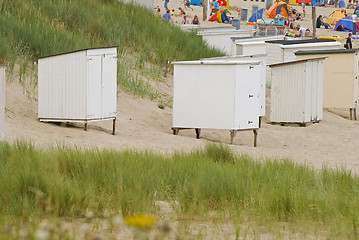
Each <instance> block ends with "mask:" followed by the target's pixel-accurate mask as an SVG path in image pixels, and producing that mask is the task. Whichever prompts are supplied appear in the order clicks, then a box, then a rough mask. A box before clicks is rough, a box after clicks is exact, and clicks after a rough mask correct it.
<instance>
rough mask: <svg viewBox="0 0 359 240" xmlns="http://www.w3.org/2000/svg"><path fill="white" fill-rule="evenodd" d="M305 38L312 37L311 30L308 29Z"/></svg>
mask: <svg viewBox="0 0 359 240" xmlns="http://www.w3.org/2000/svg"><path fill="white" fill-rule="evenodd" d="M304 36H305V37H311V35H310V30H309V29H308V28H307V29H306V30H305V33H304Z"/></svg>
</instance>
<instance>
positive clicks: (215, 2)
mask: <svg viewBox="0 0 359 240" xmlns="http://www.w3.org/2000/svg"><path fill="white" fill-rule="evenodd" d="M213 8H214V9H217V11H219V2H218V1H214V2H213Z"/></svg>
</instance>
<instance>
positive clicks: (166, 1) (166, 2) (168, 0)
mask: <svg viewBox="0 0 359 240" xmlns="http://www.w3.org/2000/svg"><path fill="white" fill-rule="evenodd" d="M169 2H170V0H165V4H164V7H165V9H166V10H168V6H167V5H168V3H169Z"/></svg>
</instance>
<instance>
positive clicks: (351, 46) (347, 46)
mask: <svg viewBox="0 0 359 240" xmlns="http://www.w3.org/2000/svg"><path fill="white" fill-rule="evenodd" d="M344 47H345V48H346V49H352V48H353V44H352V33H348V38H347V41H346V42H345V44H344Z"/></svg>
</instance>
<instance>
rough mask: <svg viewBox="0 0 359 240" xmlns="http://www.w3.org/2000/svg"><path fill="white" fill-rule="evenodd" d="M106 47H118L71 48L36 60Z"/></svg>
mask: <svg viewBox="0 0 359 240" xmlns="http://www.w3.org/2000/svg"><path fill="white" fill-rule="evenodd" d="M108 48H118V46H111V47H96V48H84V49H78V50H73V51H69V52H63V53H57V54H52V55H47V56H42V57H38V58H37V60H39V59H43V58H49V57H56V56H61V55H65V54H71V53H76V52H83V51H88V50H96V49H108Z"/></svg>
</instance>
